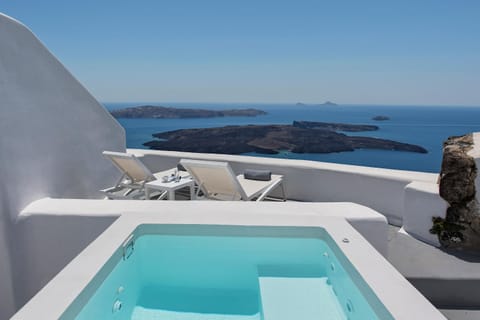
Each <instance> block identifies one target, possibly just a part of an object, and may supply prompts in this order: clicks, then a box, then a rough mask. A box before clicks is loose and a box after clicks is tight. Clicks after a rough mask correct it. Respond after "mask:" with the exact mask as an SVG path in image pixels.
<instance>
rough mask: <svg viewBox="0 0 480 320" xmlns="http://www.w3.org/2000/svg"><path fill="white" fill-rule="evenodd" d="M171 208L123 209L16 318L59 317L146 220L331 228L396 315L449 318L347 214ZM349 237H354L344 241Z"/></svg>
mask: <svg viewBox="0 0 480 320" xmlns="http://www.w3.org/2000/svg"><path fill="white" fill-rule="evenodd" d="M207 206H208V205H207ZM167 208H168V211H164V212H161V213H159V212H155V213H152V212H148V213H147V212H128V213H123V214H122V215H121V216H120V218H119V219H117V220H116V221H115V222H114V223H113V224H112V225H111V226H110V227H109V228H108V229H107V230H106V231H105V232H103V233H102V234H101V235H100V236H99V237H98V238H97V239H96V240H94V241H93V242H92V243H91V244H90V245H89V246H88V247H87V248H86V249H85V250H83V251H82V252H81V253H80V254H79V255H78V256H77V257H76V258H75V259H73V260H72V261H71V262H70V263H69V264H68V265H67V266H66V267H65V268H64V269H63V270H62V271H61V272H60V273H59V274H58V275H57V276H56V277H55V278H54V279H52V281H50V282H49V283H48V284H47V285H46V286H45V287H44V288H43V289H42V290H41V291H40V292H39V293H38V294H37V295H35V296H34V297H33V298H32V299H31V300H30V301H29V302H28V303H27V304H26V305H25V306H24V307H23V308H22V309H21V310H20V311H19V312H18V313H17V314H15V315H14V316H13V318H12V319H13V320H19V319H23V320H27V319H39V318H41V319H58V318H60V317H61V316H62V314H63V313H64V312H65V311H66V310H67V308H68V307H69V306H70V304H72V303H73V302H74V301H75V299H76V298H77V296H79V295H80V293H81V292H82V291H83V290H84V289H85V288H86V287H87V285H88V284H89V283H90V281H92V280H93V278H94V277H95V275H96V274H97V273H98V272H99V271H100V269H101V268H102V267H103V266H104V265H105V264H106V263H107V262H108V261H109V259H110V258H111V256H112V255H113V254H114V252H115V251H116V250H117V249H118V248H119V247H120V246H121V245H122V243H123V242H124V241H125V239H126V238H127V237H128V236H129V235H130V234H131V233H132V232H134V230H135V229H136V228H137V227H138V226H140V225H143V224H177V225H178V224H188V225H195V224H199V225H229V226H286V227H321V228H324V229H325V230H326V231H327V232H328V234H329V235H330V237H331V238H332V239H333V240H334V241H335V243H336V244H337V246H338V247H339V248H340V249H341V250H342V251H343V253H344V255H345V256H346V258H347V259H348V260H350V262H351V263H352V264H353V266H354V267H355V269H356V270H357V271H358V273H359V274H360V275H361V276H362V277H363V279H364V280H365V281H366V282H367V284H368V285H369V286H370V288H371V289H372V290H373V292H374V293H375V294H376V295H377V297H378V298H379V299H380V301H381V302H382V303H383V304H384V305H385V307H386V308H387V310H388V311H389V312H390V313H391V314H392V316H393V317H394V318H395V319H413V318H416V317H418V316H419V315H421V316H422V319H445V317H444V316H443V315H442V314H441V313H440V312H439V311H438V310H437V309H435V307H434V306H433V305H432V304H430V302H429V301H428V300H427V299H426V298H425V297H423V296H422V295H421V294H420V293H419V292H418V291H417V290H416V289H415V288H414V287H413V286H412V285H411V284H410V283H409V282H408V281H407V280H406V279H405V278H404V277H403V276H402V275H401V274H400V273H399V272H398V271H397V270H396V269H395V268H394V267H393V266H392V265H390V263H389V262H388V261H387V260H386V259H385V258H384V257H383V256H382V255H381V254H380V253H378V252H377V251H376V250H375V249H374V248H373V247H372V246H371V245H370V244H369V243H368V242H367V241H366V240H365V239H364V238H363V237H362V236H361V235H360V234H359V233H358V232H357V231H356V230H355V229H354V228H353V227H352V226H351V225H350V224H349V223H348V222H347V221H346V220H345V218H344V217H332V216H319V215H318V214H315V213H309V212H291V210H289V207H288V206H285V207H284V208H281V207H276V210H275V212H271V211H269V210H265V208H261V207H259V208H256V209H255V210H254V211H245V210H244V208H243V206H235V205H232V204H231V203H230V204H228V203H225V206H219V205H215V206H212V207H211V208H210V210H201V212H191V211H187V212H186V211H185V210H183V209H184V208H182V206H175V205H171V206H168V207H167ZM202 209H205V206H203V208H202ZM225 211H227V212H225ZM344 238H347V239H348V240H349V242H343V241H342V240H343V239H344ZM365 257H368V259H366V258H365ZM52 301H55V303H52Z"/></svg>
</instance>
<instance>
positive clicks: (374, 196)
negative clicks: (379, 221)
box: [128, 149, 440, 226]
mask: <svg viewBox="0 0 480 320" xmlns="http://www.w3.org/2000/svg"><path fill="white" fill-rule="evenodd" d="M128 151H129V152H131V153H134V154H136V155H138V156H140V157H141V160H142V161H143V162H144V163H145V164H146V165H147V167H149V168H150V169H151V170H152V171H160V170H165V169H168V168H171V167H173V166H175V165H176V164H177V163H178V161H179V159H182V158H189V159H202V160H216V161H228V162H229V163H230V164H231V166H232V168H233V170H234V171H235V172H236V173H237V174H239V173H242V172H243V171H244V170H245V169H247V168H258V169H267V170H271V171H272V172H275V173H280V174H283V175H284V176H285V186H286V193H287V197H288V198H289V199H293V200H298V201H311V202H339V201H346V202H354V203H358V204H361V205H364V206H367V207H369V208H372V209H374V210H375V211H377V212H379V213H381V214H383V215H384V216H385V217H387V219H388V221H389V223H391V224H394V225H398V226H401V225H402V224H403V217H404V213H405V188H406V186H407V185H409V184H410V183H412V182H422V183H427V184H431V185H436V180H437V178H438V175H437V174H432V173H423V172H412V171H401V170H390V169H379V168H370V167H360V166H351V165H342V164H334V163H325V162H315V161H303V160H285V159H272V158H257V157H247V156H233V155H216V154H198V153H187V152H168V151H153V150H140V149H129V150H128ZM411 197H414V195H411ZM439 199H440V198H439Z"/></svg>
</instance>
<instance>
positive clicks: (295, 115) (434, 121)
mask: <svg viewBox="0 0 480 320" xmlns="http://www.w3.org/2000/svg"><path fill="white" fill-rule="evenodd" d="M103 105H104V106H105V107H106V108H107V109H108V110H114V109H120V108H125V107H133V106H140V105H158V106H168V107H176V108H202V109H212V110H218V109H232V108H256V109H260V110H264V111H266V112H267V113H268V114H267V115H262V116H257V117H221V118H196V119H117V120H118V121H119V122H120V124H121V125H122V126H123V127H124V128H125V131H126V136H127V147H128V148H140V149H147V148H146V147H145V146H143V143H145V142H147V141H150V140H152V139H154V138H153V137H152V134H154V133H158V132H165V131H170V130H178V129H190V128H209V127H221V126H227V125H247V124H258V125H262V124H291V123H292V122H293V121H294V120H299V121H320V122H337V123H349V124H373V125H376V126H378V127H379V130H377V131H366V132H355V133H354V132H345V134H347V135H357V136H368V137H375V138H382V139H390V140H395V141H399V142H404V143H410V144H416V145H420V146H422V147H424V148H425V149H427V150H428V153H426V154H420V153H412V152H402V151H390V150H371V149H361V150H355V151H352V152H339V153H328V154H314V153H303V154H296V153H291V152H288V151H282V152H280V153H279V154H276V155H264V154H256V153H248V154H246V155H249V156H261V157H275V158H284V159H304V160H313V161H323V162H333V163H342V164H352V165H360V166H369V167H379V168H389V169H400V170H411V171H423V172H435V173H437V172H439V171H440V167H441V161H442V145H443V142H444V141H445V140H446V139H447V138H448V137H450V136H458V135H463V134H466V133H471V132H476V131H479V132H480V106H479V107H464V106H387V105H385V106H381V105H373V106H372V105H339V106H321V105H317V106H315V105H306V106H297V105H296V104H265V103H165V102H159V103H152V102H149V103H145V102H138V103H118V102H116V103H111V102H108V103H107V102H106V103H103ZM379 115H381V116H387V117H389V118H390V120H387V121H375V120H372V118H373V117H375V116H379Z"/></svg>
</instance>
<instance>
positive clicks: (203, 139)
mask: <svg viewBox="0 0 480 320" xmlns="http://www.w3.org/2000/svg"><path fill="white" fill-rule="evenodd" d="M374 128H376V127H375V126H366V125H353V124H342V123H324V122H318V123H315V122H305V121H294V122H293V124H292V125H246V126H226V127H218V128H206V129H181V130H175V131H168V132H161V133H156V134H154V135H153V136H154V137H155V138H157V139H158V140H152V141H149V142H146V143H144V145H145V146H147V147H149V148H150V149H155V150H171V151H189V152H202V153H222V154H242V153H248V152H257V153H261V154H277V153H279V152H281V151H285V150H287V151H290V152H293V153H332V152H342V151H354V150H355V149H382V150H396V151H409V152H417V153H427V150H426V149H424V148H422V147H420V146H417V145H412V144H407V143H401V142H397V141H392V140H385V139H377V138H370V137H358V136H347V135H345V134H342V133H338V132H335V131H336V130H340V129H341V130H343V131H346V129H349V130H350V131H352V132H355V131H357V132H358V131H365V130H376V129H378V128H376V129H374Z"/></svg>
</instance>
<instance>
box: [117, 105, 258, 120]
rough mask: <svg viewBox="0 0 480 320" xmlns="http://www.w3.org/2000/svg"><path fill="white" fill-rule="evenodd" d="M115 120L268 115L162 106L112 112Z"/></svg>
mask: <svg viewBox="0 0 480 320" xmlns="http://www.w3.org/2000/svg"><path fill="white" fill-rule="evenodd" d="M110 113H111V114H112V115H113V116H114V117H115V118H154V119H182V118H214V117H256V116H259V115H264V114H267V113H266V112H265V111H263V110H258V109H252V108H248V109H229V110H207V109H188V108H171V107H162V106H138V107H130V108H124V109H117V110H113V111H111V112H110Z"/></svg>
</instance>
